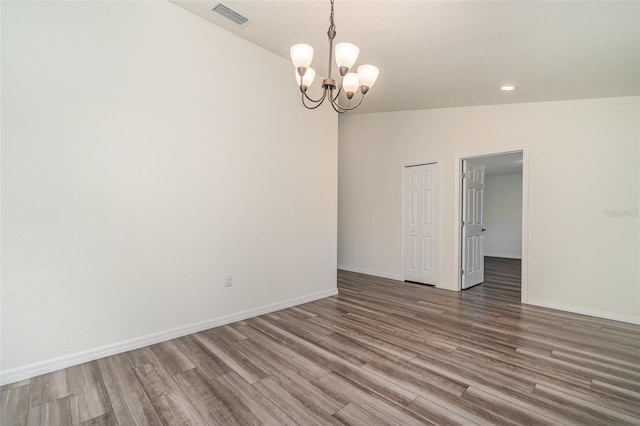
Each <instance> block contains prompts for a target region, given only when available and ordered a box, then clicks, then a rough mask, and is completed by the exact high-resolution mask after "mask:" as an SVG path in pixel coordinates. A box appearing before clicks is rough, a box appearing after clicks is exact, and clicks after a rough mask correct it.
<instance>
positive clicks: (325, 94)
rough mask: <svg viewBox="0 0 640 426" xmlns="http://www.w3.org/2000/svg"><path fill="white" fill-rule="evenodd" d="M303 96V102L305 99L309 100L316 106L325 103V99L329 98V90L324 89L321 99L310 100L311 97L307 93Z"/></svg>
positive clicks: (303, 93)
mask: <svg viewBox="0 0 640 426" xmlns="http://www.w3.org/2000/svg"><path fill="white" fill-rule="evenodd" d="M301 92H302V91H301ZM302 95H303V98H302V99H303V100H304V98H307V99H308V100H309V102H313V103H314V104H316V103H322V101H324V98H325V97H326V96H327V89H323V91H322V97H321V98H320V99H312V98H310V97H309V95H307V92H302Z"/></svg>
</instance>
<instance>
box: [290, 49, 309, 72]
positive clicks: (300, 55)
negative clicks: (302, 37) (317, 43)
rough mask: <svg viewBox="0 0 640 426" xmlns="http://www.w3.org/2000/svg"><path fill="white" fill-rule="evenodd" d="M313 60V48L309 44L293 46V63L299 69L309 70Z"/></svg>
mask: <svg viewBox="0 0 640 426" xmlns="http://www.w3.org/2000/svg"><path fill="white" fill-rule="evenodd" d="M312 60H313V47H311V46H309V45H308V44H302V43H299V44H294V45H293V46H291V61H292V62H293V66H294V67H296V69H298V68H309V65H311V61H312Z"/></svg>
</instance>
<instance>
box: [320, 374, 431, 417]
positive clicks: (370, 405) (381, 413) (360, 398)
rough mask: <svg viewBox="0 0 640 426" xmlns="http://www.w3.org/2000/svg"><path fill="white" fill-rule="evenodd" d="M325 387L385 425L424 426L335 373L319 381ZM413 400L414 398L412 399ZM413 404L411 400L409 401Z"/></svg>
mask: <svg viewBox="0 0 640 426" xmlns="http://www.w3.org/2000/svg"><path fill="white" fill-rule="evenodd" d="M320 382H323V383H324V384H326V385H327V386H330V387H332V388H333V389H335V390H336V391H338V392H339V393H341V394H342V395H343V397H344V398H346V399H350V400H351V401H352V402H354V403H356V404H357V405H359V406H360V407H362V408H363V409H364V410H366V411H367V412H369V413H371V414H372V415H373V416H375V417H376V418H378V419H381V420H382V421H384V422H385V423H387V424H397V425H422V424H424V423H423V422H422V421H421V420H420V419H419V418H418V417H416V416H415V415H414V414H412V413H410V412H408V411H406V410H404V409H402V407H399V406H397V405H395V404H393V403H390V402H388V401H386V400H384V399H382V398H381V397H379V396H378V395H376V394H373V393H371V392H369V391H368V390H366V389H365V388H363V387H361V386H359V384H356V383H354V382H352V381H350V380H349V379H347V378H345V377H342V376H340V375H339V374H336V373H330V374H327V375H326V376H325V377H323V378H322V379H320ZM414 399H415V398H414ZM411 402H413V400H412V401H411Z"/></svg>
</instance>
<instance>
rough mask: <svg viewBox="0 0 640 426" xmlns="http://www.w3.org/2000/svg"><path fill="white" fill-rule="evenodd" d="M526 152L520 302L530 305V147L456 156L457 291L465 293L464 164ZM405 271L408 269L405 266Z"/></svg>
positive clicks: (523, 171)
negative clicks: (490, 157)
mask: <svg viewBox="0 0 640 426" xmlns="http://www.w3.org/2000/svg"><path fill="white" fill-rule="evenodd" d="M516 152H522V278H521V282H522V284H521V290H520V301H521V302H522V303H528V301H529V285H528V282H529V273H528V271H529V146H528V145H522V146H516V147H511V148H495V149H490V150H484V151H476V152H465V153H456V155H455V164H454V177H455V178H454V179H453V182H454V187H453V194H454V197H453V217H454V218H455V221H454V224H453V227H454V229H453V235H454V238H453V259H454V262H453V267H454V270H453V276H454V277H456V278H455V281H456V283H455V289H456V290H457V291H461V290H462V276H461V274H460V271H461V270H462V253H461V252H460V250H461V249H462V244H461V240H460V239H461V238H462V231H461V228H460V223H461V221H462V211H461V208H462V188H461V185H462V179H461V175H462V160H471V159H477V158H478V157H488V156H493V155H501V154H513V153H516ZM403 268H404V265H403Z"/></svg>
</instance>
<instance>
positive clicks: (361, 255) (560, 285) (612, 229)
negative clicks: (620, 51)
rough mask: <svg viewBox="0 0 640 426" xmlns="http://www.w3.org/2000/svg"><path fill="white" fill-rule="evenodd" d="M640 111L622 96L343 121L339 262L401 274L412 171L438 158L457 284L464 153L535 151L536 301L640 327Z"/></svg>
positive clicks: (444, 250)
mask: <svg viewBox="0 0 640 426" xmlns="http://www.w3.org/2000/svg"><path fill="white" fill-rule="evenodd" d="M639 113H640V108H639V98H638V97H621V98H608V99H591V100H577V101H564V102H540V103H529V104H513V105H495V106H480V107H468V108H448V109H434V110H423V111H406V112H390V113H380V114H358V115H347V116H343V117H341V118H340V127H339V129H340V132H339V201H338V205H339V213H338V265H339V266H340V267H344V268H348V269H353V270H361V271H369V272H370V273H375V274H378V275H381V276H388V277H396V278H400V277H401V276H402V257H401V247H402V246H401V235H400V231H401V209H402V205H401V199H402V197H401V183H402V175H401V171H402V165H403V163H416V162H420V161H438V162H439V171H440V187H439V189H440V215H441V216H440V217H441V226H442V227H441V231H440V232H441V233H440V237H441V238H440V241H441V246H440V286H442V287H449V288H451V287H454V286H455V283H456V279H457V278H456V277H455V276H454V269H456V268H454V235H455V227H454V226H455V225H454V223H455V218H456V212H455V209H454V188H455V185H456V184H457V179H456V178H455V177H454V170H455V157H456V156H457V155H466V154H475V153H480V152H487V151H495V150H501V149H509V148H514V147H524V146H526V147H528V152H529V168H530V169H529V170H530V175H529V179H530V180H529V187H528V190H529V212H528V213H529V222H528V226H529V228H528V229H529V243H528V247H527V249H528V255H529V273H528V282H529V288H528V299H529V302H531V303H536V304H544V305H547V306H555V307H561V308H563V309H570V310H574V311H580V312H584V313H592V314H597V315H601V316H608V317H612V318H619V319H624V320H629V321H640V275H639V270H638V259H640V250H639V241H638V235H639V234H638V228H639V224H638V223H639V218H638V215H637V212H638V207H639V197H640V175H639V173H640V172H639V170H640V164H639V158H640V156H639V153H638V151H639V147H640V130H639V127H640V124H639V123H640V120H639V117H640V115H639ZM615 210H617V211H619V212H628V214H624V215H619V216H617V217H611V215H608V214H607V212H608V211H615Z"/></svg>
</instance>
